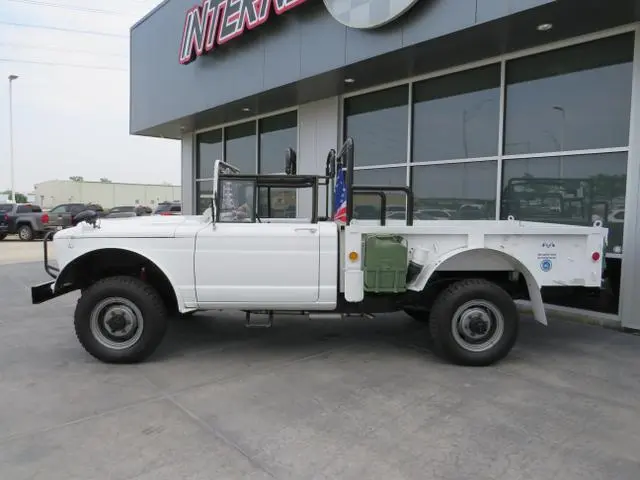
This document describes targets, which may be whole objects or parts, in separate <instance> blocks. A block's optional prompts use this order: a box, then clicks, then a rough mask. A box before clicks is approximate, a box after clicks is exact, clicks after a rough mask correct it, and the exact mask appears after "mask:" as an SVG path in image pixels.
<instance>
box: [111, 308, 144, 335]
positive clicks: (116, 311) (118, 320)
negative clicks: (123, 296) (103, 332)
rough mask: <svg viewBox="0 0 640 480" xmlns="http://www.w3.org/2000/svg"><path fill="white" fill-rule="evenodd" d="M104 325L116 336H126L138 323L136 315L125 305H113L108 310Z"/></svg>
mask: <svg viewBox="0 0 640 480" xmlns="http://www.w3.org/2000/svg"><path fill="white" fill-rule="evenodd" d="M104 318H105V320H104V325H105V327H106V329H107V331H108V332H109V333H110V334H111V335H114V336H124V335H127V334H128V333H129V331H131V329H132V328H133V327H134V324H135V323H136V319H135V315H134V314H133V312H131V311H130V310H128V309H126V308H123V307H113V308H110V309H108V310H107V311H106V313H105V316H104Z"/></svg>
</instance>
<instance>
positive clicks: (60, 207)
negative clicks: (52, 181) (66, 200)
mask: <svg viewBox="0 0 640 480" xmlns="http://www.w3.org/2000/svg"><path fill="white" fill-rule="evenodd" d="M67 211H68V207H67V205H58V206H57V207H55V208H54V209H53V210H51V211H50V212H49V213H51V214H54V215H55V214H58V213H66V212H67Z"/></svg>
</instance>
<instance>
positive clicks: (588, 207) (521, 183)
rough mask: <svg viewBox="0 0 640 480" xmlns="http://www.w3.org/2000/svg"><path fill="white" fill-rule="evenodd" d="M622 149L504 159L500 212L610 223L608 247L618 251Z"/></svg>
mask: <svg viewBox="0 0 640 480" xmlns="http://www.w3.org/2000/svg"><path fill="white" fill-rule="evenodd" d="M626 181H627V154H626V153H607V154H595V155H575V156H567V157H551V158H535V159H517V160H516V159H514V160H505V161H504V165H503V181H502V188H503V195H502V205H501V217H502V218H506V217H507V216H508V215H513V216H514V217H515V218H517V219H521V220H535V221H538V222H555V223H564V224H573V225H592V224H593V222H594V221H596V220H601V221H602V222H603V223H604V225H605V226H606V227H608V228H609V242H608V246H607V248H608V250H609V251H610V252H613V253H622V235H623V227H624V208H625V204H624V201H625V194H626Z"/></svg>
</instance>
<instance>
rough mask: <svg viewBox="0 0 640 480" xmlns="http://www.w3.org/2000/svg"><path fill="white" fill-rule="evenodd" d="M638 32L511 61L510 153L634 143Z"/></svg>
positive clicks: (507, 144)
mask: <svg viewBox="0 0 640 480" xmlns="http://www.w3.org/2000/svg"><path fill="white" fill-rule="evenodd" d="M632 63H633V34H625V35H620V36H616V37H611V38H607V39H604V40H597V41H594V42H590V43H586V44H581V45H576V46H573V47H569V48H564V49H562V50H556V51H552V52H546V53H541V54H539V55H534V56H531V57H526V58H521V59H517V60H512V61H510V62H508V63H507V72H506V74H507V78H506V79H507V91H506V112H505V147H504V152H505V154H527V153H538V152H555V151H568V150H579V149H591V148H607V147H622V146H626V145H628V143H629V116H630V108H631V76H632Z"/></svg>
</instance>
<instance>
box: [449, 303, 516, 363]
mask: <svg viewBox="0 0 640 480" xmlns="http://www.w3.org/2000/svg"><path fill="white" fill-rule="evenodd" d="M451 333H452V335H453V339H454V340H455V341H456V343H457V344H458V345H459V346H461V347H462V348H464V349H465V350H467V351H469V352H474V353H480V352H486V351H487V350H490V349H491V348H493V347H494V346H495V345H496V344H497V343H498V342H499V341H500V339H501V338H502V336H503V334H504V316H503V315H502V313H501V312H500V309H498V307H496V306H495V305H494V304H493V303H491V302H488V301H486V300H470V301H468V302H466V303H464V304H463V305H461V306H460V307H459V308H458V309H457V310H456V312H455V313H454V314H453V317H452V319H451Z"/></svg>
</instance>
